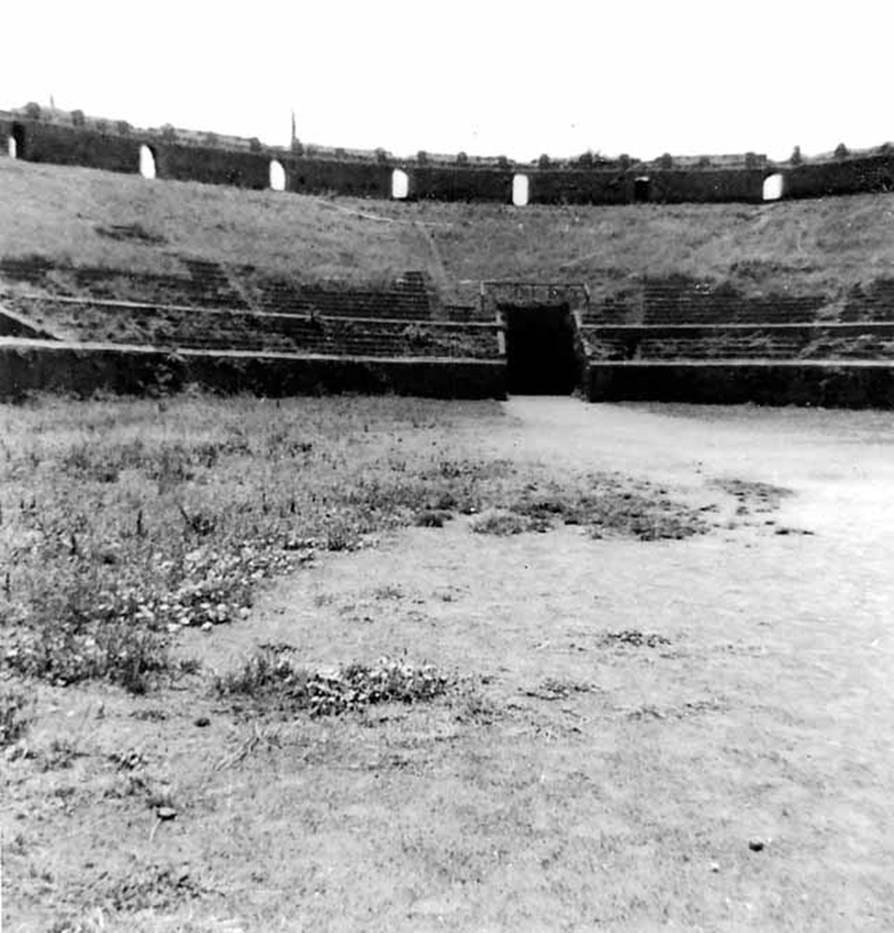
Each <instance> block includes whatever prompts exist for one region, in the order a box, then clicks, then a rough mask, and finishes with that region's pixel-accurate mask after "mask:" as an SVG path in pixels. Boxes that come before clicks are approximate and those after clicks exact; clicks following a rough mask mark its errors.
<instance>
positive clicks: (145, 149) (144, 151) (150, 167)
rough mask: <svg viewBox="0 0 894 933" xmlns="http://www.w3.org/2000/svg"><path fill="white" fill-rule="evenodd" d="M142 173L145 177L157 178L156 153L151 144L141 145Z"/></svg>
mask: <svg viewBox="0 0 894 933" xmlns="http://www.w3.org/2000/svg"><path fill="white" fill-rule="evenodd" d="M140 174H141V175H142V176H143V178H155V153H154V152H153V151H152V150H151V149H150V148H149V146H145V145H144V146H140Z"/></svg>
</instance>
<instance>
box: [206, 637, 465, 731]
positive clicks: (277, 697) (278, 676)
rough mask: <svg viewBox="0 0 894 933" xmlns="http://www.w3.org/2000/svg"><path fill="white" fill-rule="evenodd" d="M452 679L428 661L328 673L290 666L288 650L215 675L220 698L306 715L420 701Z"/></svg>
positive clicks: (384, 662)
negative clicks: (418, 664)
mask: <svg viewBox="0 0 894 933" xmlns="http://www.w3.org/2000/svg"><path fill="white" fill-rule="evenodd" d="M451 683H452V680H451V678H450V677H448V676H447V675H445V674H443V673H441V672H440V671H438V670H437V669H436V668H435V667H434V666H432V665H420V666H417V665H412V664H408V663H406V662H404V661H395V660H392V659H390V658H381V659H380V660H378V661H376V662H375V663H374V664H361V663H353V664H348V665H342V666H340V667H338V668H337V669H335V670H332V671H314V670H309V669H308V668H306V667H302V666H299V665H296V664H295V663H294V661H293V658H292V652H291V651H290V650H277V649H270V648H267V649H261V650H260V651H258V653H257V654H255V655H254V656H253V657H251V658H249V659H248V661H246V662H245V664H244V665H243V666H242V668H241V669H239V670H237V671H234V672H231V673H229V674H225V675H223V676H221V677H218V678H217V680H216V683H215V688H216V691H217V693H218V694H219V695H220V696H224V697H229V698H231V699H237V700H238V699H240V698H242V699H248V700H252V701H254V702H255V703H258V704H261V705H263V706H265V707H270V706H273V707H278V708H280V709H282V710H285V711H288V712H298V711H301V712H307V713H309V714H310V715H311V716H337V715H340V714H342V713H345V712H348V711H357V710H362V709H364V708H365V707H367V706H372V705H374V704H377V703H425V702H429V701H431V700H434V699H435V698H437V697H439V696H442V695H443V694H444V693H446V692H447V690H448V688H449V687H450V685H451Z"/></svg>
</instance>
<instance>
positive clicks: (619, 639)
mask: <svg viewBox="0 0 894 933" xmlns="http://www.w3.org/2000/svg"><path fill="white" fill-rule="evenodd" d="M599 642H600V644H603V645H626V646H629V647H631V648H660V647H663V646H664V645H669V644H670V643H671V640H670V639H669V638H667V637H666V636H665V635H659V634H658V633H657V632H641V631H640V630H639V629H624V630H623V631H620V632H605V633H604V634H603V635H600V636H599Z"/></svg>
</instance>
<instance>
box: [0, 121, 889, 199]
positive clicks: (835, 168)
mask: <svg viewBox="0 0 894 933" xmlns="http://www.w3.org/2000/svg"><path fill="white" fill-rule="evenodd" d="M0 139H2V140H4V141H5V140H6V139H15V141H16V149H17V153H16V154H17V156H18V157H19V158H22V159H24V160H26V161H31V162H48V163H54V164H61V165H80V166H84V167H88V168H100V169H106V170H111V171H117V172H128V173H134V174H135V173H137V172H138V171H139V163H140V148H141V146H144V145H145V146H148V147H149V149H150V150H151V152H152V154H153V156H154V160H155V171H156V177H158V178H170V179H177V180H180V181H198V182H205V183H210V184H223V185H235V186H239V187H244V188H253V189H265V188H268V187H269V186H270V165H271V162H272V161H274V160H276V161H278V162H279V163H280V164H281V165H282V167H283V170H284V174H285V187H286V189H287V190H289V191H295V192H306V193H310V194H320V193H329V192H335V193H338V194H343V195H351V196H360V197H373V198H390V197H391V196H392V176H393V173H394V172H395V170H400V171H403V172H405V173H406V175H407V182H408V184H407V198H408V199H410V200H413V199H420V200H421V199H432V200H441V201H494V202H499V203H510V202H511V201H512V187H513V178H514V176H515V175H517V174H521V175H524V176H526V177H527V179H528V186H529V196H528V201H529V203H532V204H625V203H631V202H634V201H654V202H658V203H674V202H712V201H745V202H759V201H761V200H762V199H763V183H764V180H765V179H766V178H767V177H769V176H770V175H774V174H780V175H782V177H783V187H782V192H783V193H782V196H783V197H793V198H804V197H821V196H824V195H831V194H852V193H858V192H874V191H889V190H894V151H891V149H890V147H888V146H887V145H885V146H882V147H879V148H878V149H877V150H872V151H868V152H859V153H848V152H847V151H846V150H844V151H838V152H836V154H834V155H829V156H828V157H823V158H820V159H814V160H810V161H805V162H800V161H797V162H796V163H793V162H785V163H773V162H770V161H768V160H767V159H766V157H765V156H761V155H757V154H754V153H746V154H744V155H741V156H706V157H701V158H697V159H696V158H692V157H672V156H670V155H664V156H662V157H661V158H660V159H657V160H654V161H650V162H643V161H638V160H635V159H630V158H629V157H627V156H622V157H620V158H619V159H617V160H607V159H603V158H601V157H598V156H593V155H586V156H582V157H580V158H578V159H574V160H564V161H562V160H553V159H550V158H548V157H547V156H541V158H540V159H538V160H537V161H536V162H533V163H519V162H514V161H512V160H509V159H506V158H503V157H498V158H476V157H469V156H466V155H465V154H464V153H459V154H457V155H456V156H437V155H427V154H426V153H423V152H420V153H418V154H417V155H416V156H415V157H413V158H398V157H395V156H392V155H391V154H390V153H387V152H385V151H384V150H375V151H365V150H363V151H361V150H346V149H328V148H322V147H312V146H306V147H305V146H302V145H301V144H300V143H298V142H297V141H296V143H295V144H293V146H292V147H291V148H289V149H286V148H276V147H268V146H264V145H262V144H261V143H260V142H259V141H258V140H256V139H253V140H247V139H239V138H236V137H224V136H218V135H216V134H213V133H196V132H192V131H189V130H175V129H174V128H173V127H165V128H163V129H158V130H140V129H134V128H131V127H130V126H129V125H128V124H126V123H124V122H122V121H111V120H103V119H93V118H87V117H85V116H84V115H83V114H81V113H79V112H78V111H75V112H73V113H72V114H63V113H61V112H59V111H52V112H43V111H41V109H40V108H39V107H36V105H29V106H28V107H26V108H24V109H23V110H21V111H12V112H10V111H0ZM6 151H7V150H6V146H5V145H3V146H2V147H0V153H3V154H5V153H6Z"/></svg>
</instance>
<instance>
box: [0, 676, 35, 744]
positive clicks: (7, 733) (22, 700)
mask: <svg viewBox="0 0 894 933" xmlns="http://www.w3.org/2000/svg"><path fill="white" fill-rule="evenodd" d="M33 719H34V702H33V700H32V699H31V697H29V696H28V695H27V694H26V693H25V691H24V690H22V689H20V688H16V687H12V686H9V685H7V684H3V685H2V686H0V748H4V747H5V746H7V745H12V744H13V742H17V741H18V740H19V739H20V738H21V737H22V736H23V735H24V734H25V733H26V732H27V731H28V728H29V726H30V725H31V722H32V720H33Z"/></svg>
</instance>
